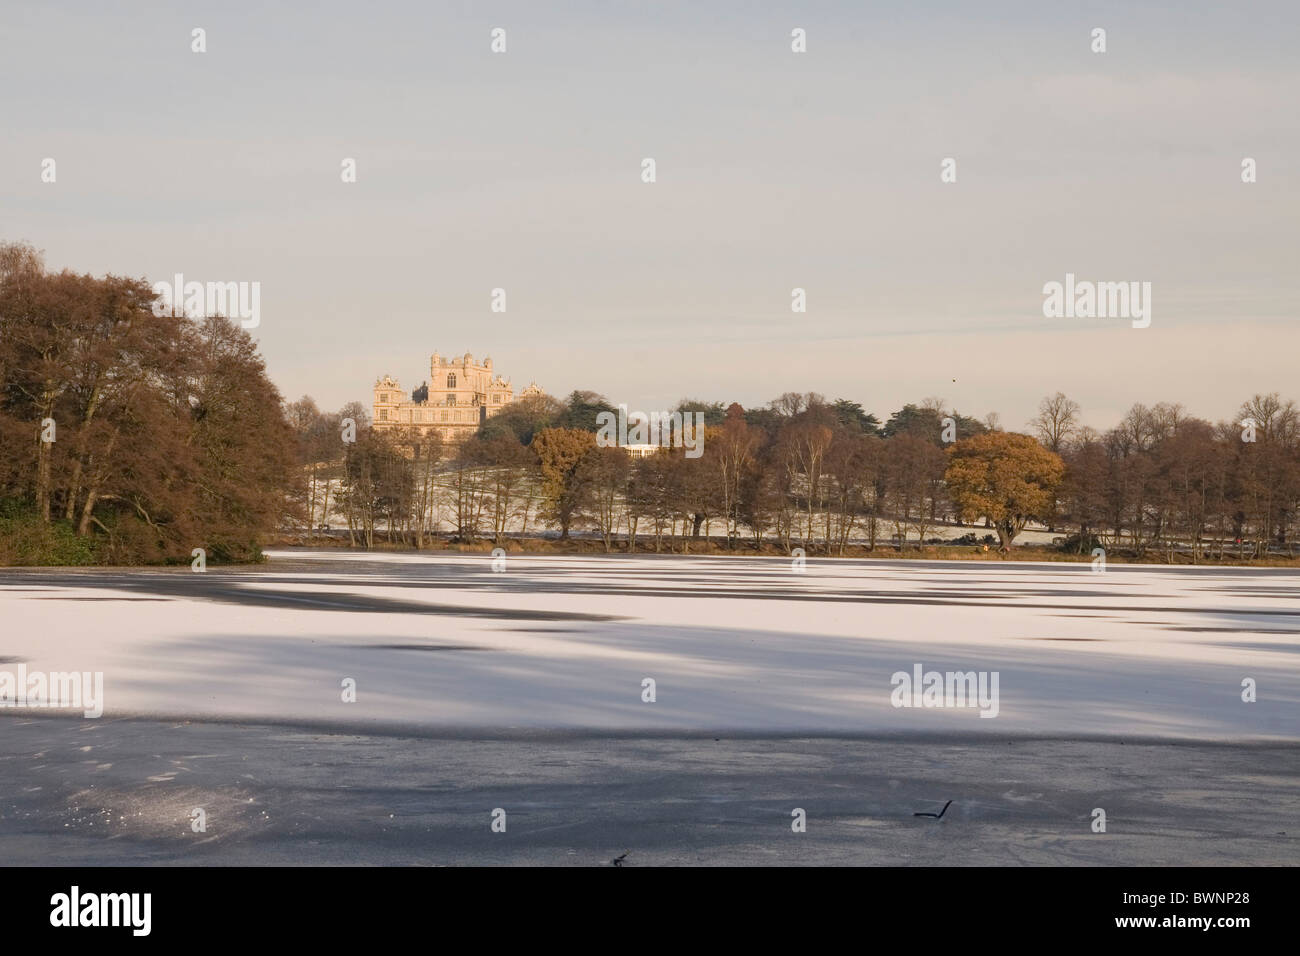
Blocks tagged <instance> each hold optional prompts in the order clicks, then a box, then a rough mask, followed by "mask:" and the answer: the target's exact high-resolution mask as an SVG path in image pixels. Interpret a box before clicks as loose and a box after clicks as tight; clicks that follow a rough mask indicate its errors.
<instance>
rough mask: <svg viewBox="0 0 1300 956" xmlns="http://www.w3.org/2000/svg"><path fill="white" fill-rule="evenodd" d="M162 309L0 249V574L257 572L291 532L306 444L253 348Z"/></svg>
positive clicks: (16, 246) (222, 326) (117, 285)
mask: <svg viewBox="0 0 1300 956" xmlns="http://www.w3.org/2000/svg"><path fill="white" fill-rule="evenodd" d="M153 301H154V294H153V291H152V288H151V286H150V284H149V283H148V282H147V281H145V280H143V279H131V278H123V277H119V276H106V277H103V278H95V277H92V276H89V275H79V274H76V273H74V272H70V271H66V270H65V271H62V272H57V273H53V272H48V271H46V269H45V267H44V263H43V261H42V259H41V256H40V254H39V253H37V252H36V250H34V249H33V248H31V247H30V246H28V245H25V244H20V243H7V244H0V564H89V563H104V564H136V563H160V562H166V561H181V560H184V561H189V560H190V555H191V553H192V551H193V549H194V548H202V549H204V551H205V553H206V554H207V555H208V556H209V557H210V558H212V559H213V560H217V561H223V560H225V561H246V560H251V559H254V558H256V557H257V556H258V555H259V547H260V543H261V542H262V540H263V539H264V538H265V536H266V534H267V532H268V531H272V530H274V529H275V528H276V527H277V526H279V525H280V524H281V523H282V522H283V520H284V517H285V512H286V506H285V502H286V498H287V492H288V491H289V490H290V489H291V488H293V487H294V486H295V485H296V484H297V474H296V472H297V461H296V455H297V453H296V449H295V445H296V441H295V436H294V433H293V430H292V429H291V428H290V427H289V423H288V421H287V419H286V417H285V414H284V410H283V407H282V405H283V400H282V398H281V396H280V394H279V392H278V391H277V390H276V388H275V386H274V385H272V383H271V381H270V379H269V378H268V377H267V375H266V369H265V367H264V365H263V362H262V360H261V358H260V357H259V356H258V354H257V349H256V347H255V345H254V344H253V341H252V339H251V338H250V337H249V335H248V333H247V332H245V331H244V330H243V329H241V328H240V327H239V325H238V324H236V323H234V322H231V321H230V320H228V319H225V318H222V317H214V318H207V319H203V320H193V319H175V318H171V317H166V318H160V317H158V316H155V315H154V314H153V308H152V306H153Z"/></svg>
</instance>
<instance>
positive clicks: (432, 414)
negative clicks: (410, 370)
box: [374, 352, 542, 442]
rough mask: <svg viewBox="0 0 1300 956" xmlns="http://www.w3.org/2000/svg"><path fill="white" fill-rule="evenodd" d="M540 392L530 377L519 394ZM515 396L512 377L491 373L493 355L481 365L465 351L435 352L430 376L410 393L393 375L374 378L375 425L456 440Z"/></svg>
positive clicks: (507, 403) (474, 430)
mask: <svg viewBox="0 0 1300 956" xmlns="http://www.w3.org/2000/svg"><path fill="white" fill-rule="evenodd" d="M541 394H542V390H541V388H539V387H538V386H537V384H536V383H534V384H532V385H529V386H528V387H527V388H526V389H524V390H523V391H522V392H521V393H520V396H519V397H520V398H526V397H528V396H530V395H541ZM514 400H515V393H514V389H513V387H512V386H511V384H510V379H508V378H502V377H501V376H500V375H494V373H493V371H492V359H491V358H485V359H484V360H483V363H482V364H481V365H480V364H479V363H477V362H475V361H474V356H473V355H471V354H470V353H469V352H466V353H465V354H464V355H463V356H462V357H460V358H444V357H443V356H441V355H439V354H438V353H437V352H434V353H433V356H432V357H431V358H430V359H429V380H428V381H427V382H425V383H424V384H423V385H421V386H420V387H419V388H417V389H415V390H414V391H412V392H411V393H410V394H409V395H407V393H405V392H404V391H402V386H401V385H400V384H399V383H398V382H397V380H396V379H394V378H392V377H391V376H388V375H385V376H383V377H382V378H380V379H378V380H376V382H375V412H374V427H375V428H379V429H386V428H397V427H399V426H400V427H410V428H415V429H417V430H418V431H419V432H420V433H422V434H427V433H428V432H430V431H437V432H439V433H440V434H441V436H442V439H443V441H446V442H459V441H463V440H464V439H466V438H468V437H469V436H470V435H473V434H474V433H475V432H476V431H478V427H479V426H480V425H481V424H483V422H485V421H487V420H488V419H489V418H491V417H492V416H493V415H495V414H496V413H497V412H499V411H501V409H503V408H505V407H506V406H507V405H509V404H510V403H511V402H513V401H514Z"/></svg>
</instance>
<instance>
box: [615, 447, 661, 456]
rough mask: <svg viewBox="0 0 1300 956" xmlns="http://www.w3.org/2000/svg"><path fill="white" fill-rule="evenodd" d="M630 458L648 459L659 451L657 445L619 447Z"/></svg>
mask: <svg viewBox="0 0 1300 956" xmlns="http://www.w3.org/2000/svg"><path fill="white" fill-rule="evenodd" d="M618 447H619V448H622V449H623V450H624V451H625V452H627V453H628V455H630V456H631V457H632V458H649V457H650V456H651V455H653V454H654V453H655V452H657V451H658V450H659V447H660V446H659V445H619V446H618Z"/></svg>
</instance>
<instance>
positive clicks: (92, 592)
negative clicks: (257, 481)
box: [0, 550, 1300, 741]
mask: <svg viewBox="0 0 1300 956" xmlns="http://www.w3.org/2000/svg"><path fill="white" fill-rule="evenodd" d="M1298 598H1300V573H1297V572H1295V571H1290V570H1271V569H1261V570H1235V569H1215V568H1166V567H1152V566H1143V567H1136V566H1114V565H1112V566H1110V567H1109V568H1108V569H1107V571H1106V572H1105V573H1104V574H1094V573H1092V572H1091V570H1090V567H1089V565H1087V564H1024V563H1011V562H1007V563H997V562H990V563H974V562H922V561H842V560H830V559H827V560H817V559H811V560H810V561H809V562H808V565H807V567H806V570H805V571H804V572H803V573H795V572H794V571H793V570H792V568H791V562H790V561H789V560H783V559H753V558H736V559H728V558H717V557H691V556H658V557H657V556H653V555H634V556H620V555H615V556H529V555H511V556H509V557H508V558H507V559H506V566H505V569H504V570H503V571H501V572H494V571H493V569H492V559H491V557H490V556H488V555H464V554H456V555H451V554H432V555H418V556H416V555H384V554H356V553H340V552H336V551H324V552H312V551H301V550H290V551H276V552H273V553H272V554H271V555H270V561H269V562H268V563H267V564H266V565H263V566H259V567H255V568H239V569H234V570H231V569H220V568H210V569H209V570H208V571H206V572H204V573H195V572H193V571H191V570H189V569H177V570H126V571H104V570H81V569H44V570H36V569H33V570H6V571H0V621H3V637H2V638H0V671H3V670H6V669H8V670H11V671H12V670H14V669H15V668H16V667H17V666H18V665H20V664H21V665H22V666H23V667H25V668H26V670H27V671H29V672H32V671H43V672H53V671H73V670H75V671H91V672H95V671H102V672H103V675H104V714H105V716H106V717H109V718H112V717H119V716H149V717H158V718H165V719H176V718H184V719H197V720H207V719H229V720H236V721H240V722H252V721H257V722H273V723H292V724H303V725H318V726H321V727H328V728H343V729H348V728H351V729H365V730H386V729H387V730H397V731H414V732H438V731H443V730H449V731H456V732H462V731H465V732H468V731H475V732H488V731H511V730H520V729H534V728H535V729H552V730H580V731H594V732H601V733H606V732H618V733H645V732H668V733H675V732H684V731H712V730H717V731H727V732H731V733H750V734H756V735H762V734H774V733H776V734H785V733H814V734H831V735H846V734H870V735H896V734H903V735H907V734H916V735H945V736H946V735H949V734H957V735H966V734H974V735H981V734H984V735H998V736H1007V735H1015V736H1018V735H1046V736H1055V737H1064V738H1111V739H1114V738H1122V739H1137V738H1184V739H1198V740H1206V741H1245V740H1258V741H1264V740H1272V741H1294V740H1296V739H1297V738H1300V667H1298V666H1297V665H1298V664H1300V656H1298V655H1300V599H1298ZM918 666H919V667H920V668H921V671H922V673H924V672H929V671H938V672H940V673H947V672H959V673H968V672H976V673H977V674H979V673H983V674H985V675H992V674H995V673H996V675H997V690H998V695H997V706H996V717H993V718H992V719H987V718H982V717H981V716H980V709H979V708H977V707H974V706H964V707H963V706H941V707H928V706H910V707H896V706H894V702H895V701H896V700H897V698H896V697H891V695H893V692H894V690H895V688H894V683H893V675H895V674H897V673H900V672H901V673H907V674H909V675H911V674H913V673H914V672H915V670H916V668H917V667H918ZM348 679H350V680H352V681H355V688H356V700H355V702H345V701H344V699H343V697H344V689H343V684H344V682H345V680H348ZM647 679H648V680H653V681H654V685H653V689H654V700H653V702H649V701H647V700H645V699H643V698H644V697H647V696H648V692H647V691H646V690H645V687H646V685H645V683H644V682H645V681H646V680H647ZM1243 681H1253V682H1254V686H1255V688H1256V694H1257V700H1256V701H1255V702H1253V703H1248V702H1245V701H1243V699H1242V695H1243ZM915 699H917V700H919V691H918V697H917V698H915ZM908 700H909V701H912V700H914V698H911V697H909V698H908ZM984 710H985V712H988V710H989V708H987V707H986V708H984ZM11 715H13V714H12V712H11ZM3 716H5V712H4V711H3V710H0V717H3ZM13 716H16V715H13Z"/></svg>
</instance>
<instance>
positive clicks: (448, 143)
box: [0, 0, 1300, 427]
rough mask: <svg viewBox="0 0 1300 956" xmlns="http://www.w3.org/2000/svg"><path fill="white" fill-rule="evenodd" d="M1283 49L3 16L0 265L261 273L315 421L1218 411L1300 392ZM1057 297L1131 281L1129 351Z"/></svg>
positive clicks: (975, 19) (833, 8)
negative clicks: (469, 390)
mask: <svg viewBox="0 0 1300 956" xmlns="http://www.w3.org/2000/svg"><path fill="white" fill-rule="evenodd" d="M497 26H499V27H503V28H505V29H506V30H507V36H508V43H509V52H508V53H506V54H504V55H493V54H492V53H491V52H490V51H489V31H490V30H491V28H492V27H497ZM796 26H797V27H803V28H804V29H806V30H807V32H808V52H807V53H806V54H802V55H796V54H793V53H791V52H790V39H789V36H790V30H791V29H792V28H794V27H796ZM1098 26H1100V27H1104V28H1105V29H1106V30H1107V31H1108V37H1107V39H1108V47H1109V49H1108V52H1106V53H1105V54H1094V53H1092V52H1091V51H1090V49H1089V44H1090V37H1089V34H1090V31H1091V29H1092V28H1093V27H1098ZM193 27H203V28H205V29H206V30H207V40H208V52H207V53H205V54H201V55H199V54H194V53H191V52H190V31H191V29H192V28H193ZM1298 28H1300V5H1298V4H1295V3H1293V2H1271V3H1249V2H1247V3H1238V4H1232V5H1227V4H1218V3H1215V4H1186V3H1161V4H1155V3H1141V2H1136V3H1128V2H1126V3H1071V4H1050V3H1049V4H1044V3H980V4H970V3H943V4H925V3H908V2H896V3H872V4H865V3H853V4H846V3H717V2H694V3H675V2H659V3H608V2H607V3H594V2H590V3H589V2H583V3H575V2H557V3H546V2H541V0H536V2H530V3H469V2H462V3H415V2H411V3H382V2H380V3H347V4H344V3H319V4H274V3H271V4H268V3H229V2H222V3H218V2H211V3H184V2H180V3H166V4H163V3H157V4H153V3H63V4H50V3H28V2H25V0H7V2H6V4H5V6H4V8H3V10H0V82H3V84H4V88H5V89H6V90H7V91H9V92H8V93H7V95H6V96H5V98H4V101H3V103H2V104H0V237H4V238H6V239H27V240H29V241H31V242H33V243H34V244H36V245H37V246H39V247H41V248H43V249H45V250H46V255H47V259H48V261H49V263H50V264H51V265H52V266H54V267H56V268H61V267H64V266H67V267H71V268H74V269H77V270H82V271H89V272H93V273H104V272H110V271H111V272H117V273H125V274H130V275H143V276H147V277H148V278H149V279H151V280H157V279H168V278H170V277H171V275H172V274H173V273H175V272H183V273H185V275H186V277H187V278H190V279H199V280H206V279H214V280H245V281H260V282H261V284H262V322H261V326H260V328H258V329H256V330H254V334H255V335H256V337H257V338H258V340H259V343H260V345H261V348H262V351H263V354H264V355H265V357H266V360H267V363H268V366H269V369H270V372H271V375H272V377H273V378H274V379H275V381H276V382H277V383H278V384H279V385H280V387H281V389H282V390H283V391H284V393H285V394H286V396H288V397H290V398H296V397H298V396H299V395H301V394H303V393H310V394H311V395H313V396H315V397H316V399H317V400H318V401H320V402H321V403H322V404H323V405H325V406H326V407H337V406H338V405H340V404H342V403H343V402H345V401H348V400H351V399H360V400H363V401H367V402H368V401H369V395H370V386H371V385H372V384H373V382H374V379H375V377H376V376H377V375H379V374H382V373H389V374H392V375H395V376H397V377H399V378H400V379H401V381H402V383H403V385H405V386H407V387H408V388H410V387H413V386H415V385H417V384H419V382H420V381H422V380H423V379H424V378H425V377H427V371H428V368H427V363H428V355H429V353H430V352H432V351H433V350H434V349H437V350H439V351H441V352H442V353H443V354H449V353H450V354H459V353H463V352H465V351H472V352H473V353H474V354H475V355H476V356H481V355H482V354H484V353H490V354H491V355H492V356H493V359H494V361H495V363H496V367H497V369H498V370H499V371H500V372H502V373H503V374H505V375H508V376H512V377H513V378H514V381H515V384H516V387H522V386H523V385H525V384H527V382H528V381H529V380H530V379H534V378H535V379H536V380H537V381H538V382H539V383H540V384H541V385H542V386H543V387H545V388H546V389H547V390H548V391H551V392H555V393H564V392H567V391H568V390H570V389H572V388H576V387H586V388H594V389H597V390H599V391H601V392H603V393H605V394H606V395H607V396H608V397H609V398H610V399H611V400H612V401H615V402H626V403H627V404H629V405H630V406H631V407H632V408H643V409H651V408H658V407H664V406H666V405H669V404H671V403H672V402H674V401H675V400H676V399H677V398H679V397H681V396H682V395H688V394H689V395H693V396H698V397H702V398H710V399H713V398H716V399H723V400H738V401H740V402H742V403H743V404H746V405H751V404H759V403H762V402H765V401H766V400H767V399H769V398H771V397H773V396H775V395H777V394H779V393H780V392H783V391H787V390H800V391H802V390H807V389H816V390H818V391H821V392H824V393H826V394H827V395H828V396H830V397H847V398H852V399H854V400H857V401H860V402H862V403H863V404H864V405H865V406H866V407H867V408H869V409H871V410H873V411H875V412H876V413H877V414H878V415H882V416H883V415H885V414H888V412H889V411H891V410H892V409H895V408H897V407H899V406H900V405H902V404H903V403H904V402H907V401H919V400H921V399H923V398H924V397H926V396H929V395H938V396H943V397H946V398H947V399H948V400H949V401H950V402H951V403H954V404H955V405H956V406H957V407H958V408H959V409H961V410H962V411H964V412H967V413H970V414H980V415H982V414H983V413H985V412H987V411H990V410H997V411H999V412H1001V413H1002V416H1003V421H1004V424H1006V425H1008V426H1010V427H1018V426H1020V425H1022V424H1023V423H1024V421H1025V419H1026V418H1028V417H1029V416H1030V415H1031V414H1032V413H1033V410H1034V407H1035V406H1036V404H1037V402H1038V399H1039V398H1040V397H1041V396H1042V395H1043V394H1045V393H1047V392H1051V391H1055V390H1057V389H1061V390H1064V391H1066V392H1068V393H1069V394H1071V395H1072V396H1074V397H1075V398H1076V399H1078V400H1079V401H1080V402H1081V403H1082V404H1083V406H1084V409H1085V413H1086V416H1087V418H1088V420H1089V421H1090V422H1091V423H1093V424H1095V425H1098V426H1107V425H1109V424H1112V423H1113V421H1114V420H1115V418H1116V417H1118V415H1119V414H1121V413H1122V411H1123V410H1124V409H1125V408H1126V407H1127V406H1128V405H1130V404H1132V403H1133V402H1135V401H1145V402H1155V401H1159V400H1172V401H1182V402H1183V403H1184V404H1186V405H1187V406H1188V407H1189V408H1190V410H1192V411H1193V412H1195V413H1197V414H1201V415H1205V416H1207V417H1212V418H1218V417H1224V416H1228V415H1230V414H1231V413H1232V412H1233V410H1234V409H1235V406H1236V404H1237V403H1238V402H1239V401H1240V400H1241V399H1243V398H1245V397H1247V396H1249V395H1250V394H1251V393H1253V392H1256V391H1272V390H1279V391H1282V392H1283V393H1286V394H1290V395H1293V396H1295V397H1297V398H1300V387H1297V386H1300V376H1297V375H1296V373H1295V369H1296V367H1297V365H1298V364H1300V307H1298V306H1297V302H1298V301H1300V296H1298V294H1300V278H1297V276H1298V270H1297V266H1296V263H1297V258H1298V256H1297V254H1298V253H1300V243H1298V242H1297V228H1300V169H1298V166H1297V164H1300V135H1298V132H1297V125H1298V124H1297V120H1296V103H1297V102H1300V66H1297V63H1298V62H1300V58H1298V57H1297V55H1296V49H1297V43H1298V42H1300V29H1298ZM647 156H650V157H654V158H655V160H656V161H657V164H658V182H657V183H655V184H654V185H645V184H643V183H641V182H640V180H639V171H640V161H641V159H642V158H643V157H647ZM947 156H952V157H955V158H956V159H957V163H958V181H957V183H956V184H953V185H944V184H941V183H940V182H939V164H940V161H941V160H942V159H943V158H944V157H947ZM1245 156H1251V157H1254V158H1255V159H1256V160H1257V161H1258V164H1259V182H1258V183H1256V184H1253V185H1244V184H1242V183H1241V181H1240V163H1241V160H1242V158H1243V157H1245ZM44 157H54V158H55V159H56V161H57V163H58V182H57V183H55V184H52V185H51V184H43V183H41V181H40V163H41V160H42V159H43V158H44ZM343 157H355V158H356V159H357V162H358V170H359V181H358V182H357V183H356V184H351V185H345V184H343V183H341V182H340V179H339V164H340V161H341V160H342V159H343ZM1067 271H1068V272H1074V273H1076V274H1077V275H1079V276H1080V278H1091V279H1098V280H1141V281H1150V282H1151V283H1152V285H1153V300H1154V315H1153V322H1152V326H1151V328H1149V329H1143V330H1135V329H1131V328H1130V327H1129V326H1128V324H1127V323H1126V322H1122V321H1105V320H1092V321H1089V320H1047V319H1044V318H1043V317H1042V312H1041V305H1042V294H1041V288H1042V286H1043V283H1045V282H1048V281H1052V280H1057V281H1060V280H1061V279H1063V278H1064V275H1065V273H1066V272H1067ZM498 286H499V287H504V288H505V289H506V290H507V292H508V296H509V311H508V312H507V313H506V314H505V315H492V314H491V313H490V312H489V309H488V306H489V293H490V291H491V289H492V288H494V287H498ZM795 286H800V287H803V288H806V289H807V291H808V298H809V311H808V313H807V314H806V315H794V314H792V313H791V312H790V309H789V297H790V290H791V288H792V287H795ZM953 379H956V382H954V381H953Z"/></svg>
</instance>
